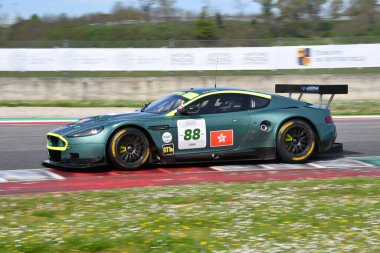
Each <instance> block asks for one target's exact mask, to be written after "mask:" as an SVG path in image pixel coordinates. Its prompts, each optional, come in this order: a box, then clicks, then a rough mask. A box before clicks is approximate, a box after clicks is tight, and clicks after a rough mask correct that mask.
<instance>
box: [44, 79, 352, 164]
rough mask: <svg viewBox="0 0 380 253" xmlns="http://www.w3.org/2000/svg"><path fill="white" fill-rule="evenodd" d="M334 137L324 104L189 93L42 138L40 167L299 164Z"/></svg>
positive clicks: (226, 92)
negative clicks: (44, 156) (44, 154)
mask: <svg viewBox="0 0 380 253" xmlns="http://www.w3.org/2000/svg"><path fill="white" fill-rule="evenodd" d="M276 92H289V93H301V96H302V94H303V93H316V94H320V96H321V97H322V94H344V93H347V86H346V85H345V86H344V85H339V86H338V85H334V86H331V85H329V86H322V85H303V86H302V85H296V86H295V85H277V86H276ZM301 96H300V97H299V98H301ZM332 97H333V95H332ZM330 102H331V99H330V101H329V103H330ZM336 136H337V133H336V128H335V125H334V123H333V120H332V118H331V115H330V110H329V108H328V106H322V105H321V104H320V105H314V104H310V103H305V102H302V101H300V99H298V100H295V99H291V98H288V97H283V96H279V95H275V94H267V93H262V92H257V91H251V90H242V89H232V88H201V89H189V90H185V91H181V92H176V93H173V94H170V95H168V96H167V97H164V98H161V99H158V100H156V101H154V102H152V103H150V104H148V105H146V106H145V107H144V108H142V109H140V110H138V111H136V112H134V113H125V114H117V115H101V116H96V117H90V118H85V119H81V120H78V121H76V122H74V123H72V124H69V125H65V126H62V127H60V128H58V129H55V130H53V131H51V132H49V133H48V134H47V139H48V143H47V149H48V152H49V160H47V161H45V162H43V164H44V165H45V166H47V167H51V166H52V165H54V166H59V167H74V168H80V167H94V166H96V165H102V166H103V165H109V166H110V167H112V168H117V169H126V170H129V169H138V168H141V167H142V166H144V164H160V163H163V164H175V163H186V162H197V163H198V162H203V161H226V160H235V159H236V160H257V159H259V160H269V159H276V158H280V159H281V160H282V161H285V162H304V161H306V160H307V159H308V158H309V157H310V156H311V155H312V154H313V153H314V152H322V151H326V150H328V149H329V148H330V147H331V146H332V145H333V144H334V141H335V139H336Z"/></svg>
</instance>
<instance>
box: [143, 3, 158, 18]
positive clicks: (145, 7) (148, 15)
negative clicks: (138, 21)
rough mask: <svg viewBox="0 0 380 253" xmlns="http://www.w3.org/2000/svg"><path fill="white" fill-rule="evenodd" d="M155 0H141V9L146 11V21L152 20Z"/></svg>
mask: <svg viewBox="0 0 380 253" xmlns="http://www.w3.org/2000/svg"><path fill="white" fill-rule="evenodd" d="M154 3H155V1H154V0H140V6H141V10H142V11H143V13H144V17H145V20H146V21H150V18H151V12H152V6H153V5H154Z"/></svg>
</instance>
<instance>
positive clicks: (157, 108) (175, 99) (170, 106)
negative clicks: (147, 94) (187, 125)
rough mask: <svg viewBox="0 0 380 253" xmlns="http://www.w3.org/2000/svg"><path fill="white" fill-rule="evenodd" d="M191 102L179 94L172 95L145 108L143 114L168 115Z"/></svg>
mask: <svg viewBox="0 0 380 253" xmlns="http://www.w3.org/2000/svg"><path fill="white" fill-rule="evenodd" d="M187 101H189V99H187V98H185V97H182V96H180V95H177V94H172V95H169V96H167V97H164V98H160V99H158V100H156V101H153V102H152V103H150V104H149V105H148V106H146V107H145V108H143V109H142V110H141V111H142V112H150V113H160V114H161V113H162V114H163V113H168V112H170V111H172V110H174V109H176V108H178V107H179V106H181V105H183V104H184V103H186V102H187Z"/></svg>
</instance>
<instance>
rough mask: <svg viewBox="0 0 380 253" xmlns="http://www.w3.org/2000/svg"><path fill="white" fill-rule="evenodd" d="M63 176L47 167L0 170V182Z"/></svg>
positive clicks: (54, 178) (40, 179)
mask: <svg viewBox="0 0 380 253" xmlns="http://www.w3.org/2000/svg"><path fill="white" fill-rule="evenodd" d="M64 179H65V178H64V177H63V176H61V175H58V174H57V173H54V172H52V171H50V170H47V169H29V170H28V169H24V170H1V171H0V183H8V182H25V181H46V180H64Z"/></svg>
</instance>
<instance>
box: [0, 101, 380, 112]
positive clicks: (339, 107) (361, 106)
mask: <svg viewBox="0 0 380 253" xmlns="http://www.w3.org/2000/svg"><path fill="white" fill-rule="evenodd" d="M148 102H150V101H137V100H115V101H109V100H108V101H105V100H104V101H101V100H82V101H80V100H72V101H68V100H57V101H49V100H0V107H1V106H6V107H20V106H26V107H136V108H140V107H142V106H143V105H144V104H145V103H148ZM332 114H333V115H373V114H380V101H379V100H360V101H351V100H336V101H333V103H332Z"/></svg>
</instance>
